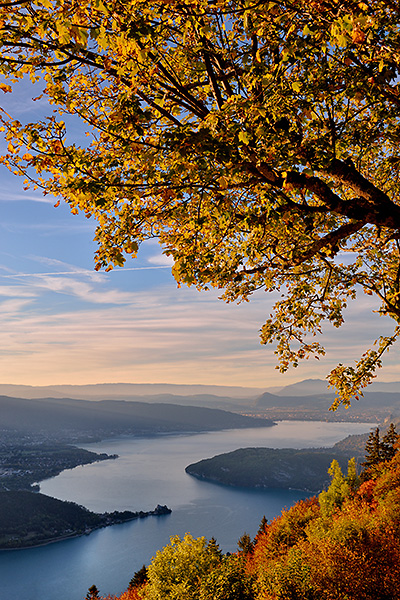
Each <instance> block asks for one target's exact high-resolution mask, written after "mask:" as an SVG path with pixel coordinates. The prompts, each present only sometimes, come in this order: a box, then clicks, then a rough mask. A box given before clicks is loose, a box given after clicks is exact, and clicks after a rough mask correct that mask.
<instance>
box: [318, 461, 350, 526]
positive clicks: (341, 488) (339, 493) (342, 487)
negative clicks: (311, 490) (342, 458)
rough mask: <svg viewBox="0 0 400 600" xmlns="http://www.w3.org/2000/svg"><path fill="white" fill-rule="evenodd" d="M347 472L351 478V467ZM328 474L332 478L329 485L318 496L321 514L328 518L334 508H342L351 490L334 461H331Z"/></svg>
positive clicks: (336, 462)
mask: <svg viewBox="0 0 400 600" xmlns="http://www.w3.org/2000/svg"><path fill="white" fill-rule="evenodd" d="M349 471H350V474H351V477H352V471H353V469H352V467H349ZM328 473H329V475H330V476H331V478H332V480H331V484H330V486H329V488H328V489H327V490H326V491H325V490H324V491H322V492H321V493H320V495H319V496H318V500H319V504H320V506H321V512H322V514H323V515H325V516H329V515H330V514H331V513H332V512H333V511H334V510H335V509H336V508H340V507H341V506H342V504H343V501H344V499H345V498H346V497H347V496H348V495H349V493H350V489H351V488H350V485H349V482H348V481H347V478H346V477H345V476H344V475H343V473H342V469H341V468H340V466H339V463H338V461H337V460H336V459H334V460H333V461H332V464H331V466H330V467H329V471H328Z"/></svg>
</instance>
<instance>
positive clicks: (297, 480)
mask: <svg viewBox="0 0 400 600" xmlns="http://www.w3.org/2000/svg"><path fill="white" fill-rule="evenodd" d="M367 438H368V434H362V435H352V436H348V437H347V438H346V439H345V440H341V441H340V442H338V443H337V444H335V445H334V446H333V448H316V449H304V450H297V449H294V448H283V449H275V448H240V449H239V450H235V451H233V452H227V453H225V454H219V455H217V456H214V457H213V458H208V459H204V460H201V461H199V462H197V463H193V464H191V465H188V466H187V467H186V469H185V471H186V473H188V474H189V475H193V476H194V477H197V478H199V479H204V480H206V481H212V482H216V483H221V484H224V485H230V486H234V487H252V488H286V489H301V490H305V491H313V492H315V491H320V490H321V489H323V487H324V486H325V485H326V484H327V483H328V482H329V476H328V469H329V466H330V464H331V462H332V460H333V459H336V460H338V462H339V464H340V466H341V467H342V468H343V469H345V468H346V467H347V462H348V460H349V459H350V458H351V457H353V456H354V457H356V458H357V459H358V461H359V462H361V461H362V460H364V448H365V442H366V440H367Z"/></svg>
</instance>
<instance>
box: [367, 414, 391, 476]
mask: <svg viewBox="0 0 400 600" xmlns="http://www.w3.org/2000/svg"><path fill="white" fill-rule="evenodd" d="M398 439H399V435H398V433H397V432H396V426H395V425H394V423H390V425H389V428H388V430H387V432H386V433H385V435H384V436H383V438H382V440H381V438H380V433H379V427H377V428H376V429H375V431H371V432H370V434H369V436H368V440H367V443H366V444H365V461H364V462H363V463H362V466H363V467H364V468H365V469H368V468H369V467H373V466H375V465H378V464H379V463H381V462H384V461H386V460H391V459H392V458H393V457H394V455H395V454H396V448H395V444H396V442H397V440H398Z"/></svg>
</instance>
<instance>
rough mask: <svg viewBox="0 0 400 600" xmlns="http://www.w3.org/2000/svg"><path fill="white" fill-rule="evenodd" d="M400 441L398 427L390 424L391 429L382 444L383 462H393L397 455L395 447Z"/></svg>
mask: <svg viewBox="0 0 400 600" xmlns="http://www.w3.org/2000/svg"><path fill="white" fill-rule="evenodd" d="M398 439H399V434H398V433H397V431H396V426H395V425H394V423H390V425H389V429H388V430H387V432H386V434H385V435H384V436H383V438H382V442H381V455H382V460H391V459H392V458H393V456H394V455H395V454H396V449H395V448H394V445H395V444H396V442H397V440H398Z"/></svg>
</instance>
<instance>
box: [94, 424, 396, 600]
mask: <svg viewBox="0 0 400 600" xmlns="http://www.w3.org/2000/svg"><path fill="white" fill-rule="evenodd" d="M399 448H400V444H399V442H398V441H396V442H395V443H394V444H393V445H392V446H391V445H390V444H387V443H383V440H379V439H377V438H376V437H375V439H374V437H373V435H372V434H371V436H370V439H369V441H368V443H367V450H368V453H367V461H366V462H367V463H368V464H367V465H365V469H364V472H363V473H362V474H361V477H358V476H357V474H356V471H355V463H354V461H349V467H348V472H347V475H344V474H342V471H341V470H340V467H339V465H338V463H336V462H335V461H334V462H333V463H332V465H331V468H330V475H331V479H332V481H331V485H330V487H329V488H328V489H327V490H326V491H324V492H322V493H321V494H320V495H319V496H318V497H313V498H310V499H308V500H305V501H301V502H299V503H297V504H296V505H295V506H293V507H292V508H291V509H290V510H288V511H283V512H282V515H281V516H280V517H277V518H276V519H274V520H273V521H272V522H271V523H267V522H266V520H265V519H263V520H262V522H261V525H260V530H259V532H258V534H257V536H256V538H255V540H251V539H250V538H249V536H247V535H243V536H242V538H241V539H240V540H239V542H238V552H237V553H235V554H233V555H223V554H222V553H221V552H220V550H219V548H218V546H217V545H216V543H215V541H214V540H210V541H207V540H205V539H204V538H198V539H194V538H192V537H191V536H190V535H189V534H187V535H186V536H185V537H184V538H183V539H180V538H179V537H178V536H176V537H175V538H172V539H171V543H170V545H168V546H166V547H165V548H164V549H163V550H162V551H159V552H158V553H157V554H156V556H155V557H154V558H153V560H152V563H151V565H150V566H149V567H148V568H147V569H142V570H141V571H140V572H138V573H136V574H135V576H134V577H133V579H132V581H131V584H130V587H129V589H128V590H127V591H126V592H125V593H123V594H122V595H121V596H119V597H118V600H138V599H143V600H398V599H400V451H399ZM390 455H392V458H390ZM100 597H101V596H100V593H99V592H98V590H97V589H96V587H95V586H94V587H93V588H91V590H90V591H89V592H88V595H87V598H89V599H92V598H100ZM108 598H115V600H117V597H110V596H109V597H108Z"/></svg>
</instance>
